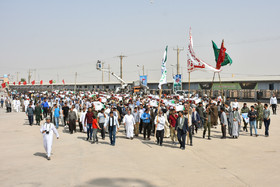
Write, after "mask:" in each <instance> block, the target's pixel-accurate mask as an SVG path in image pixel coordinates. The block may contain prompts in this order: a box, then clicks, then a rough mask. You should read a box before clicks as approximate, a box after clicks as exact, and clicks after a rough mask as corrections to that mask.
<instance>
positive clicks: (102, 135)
mask: <svg viewBox="0 0 280 187" xmlns="http://www.w3.org/2000/svg"><path fill="white" fill-rule="evenodd" d="M99 127H100V128H101V130H100V133H101V137H102V139H103V140H104V139H105V129H104V123H99Z"/></svg>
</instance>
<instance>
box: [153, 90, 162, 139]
mask: <svg viewBox="0 0 280 187" xmlns="http://www.w3.org/2000/svg"><path fill="white" fill-rule="evenodd" d="M161 93H162V88H161V87H160V89H159V101H158V110H157V121H158V115H159V109H160V100H161ZM156 133H157V123H156V126H155V133H154V137H155V140H156Z"/></svg>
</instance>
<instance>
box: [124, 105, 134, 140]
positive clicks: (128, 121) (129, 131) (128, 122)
mask: <svg viewBox="0 0 280 187" xmlns="http://www.w3.org/2000/svg"><path fill="white" fill-rule="evenodd" d="M123 123H124V127H125V129H126V138H128V139H129V138H130V139H131V140H133V130H134V125H135V120H134V117H133V115H132V114H131V110H130V109H128V111H127V114H126V115H125V116H124V118H123Z"/></svg>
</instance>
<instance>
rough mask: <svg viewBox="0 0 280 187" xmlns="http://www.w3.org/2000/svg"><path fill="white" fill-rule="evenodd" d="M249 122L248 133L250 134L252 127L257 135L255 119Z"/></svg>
mask: <svg viewBox="0 0 280 187" xmlns="http://www.w3.org/2000/svg"><path fill="white" fill-rule="evenodd" d="M249 123H250V134H251V135H252V128H253V127H254V129H255V134H256V135H257V134H258V132H257V124H256V120H254V121H250V122H249Z"/></svg>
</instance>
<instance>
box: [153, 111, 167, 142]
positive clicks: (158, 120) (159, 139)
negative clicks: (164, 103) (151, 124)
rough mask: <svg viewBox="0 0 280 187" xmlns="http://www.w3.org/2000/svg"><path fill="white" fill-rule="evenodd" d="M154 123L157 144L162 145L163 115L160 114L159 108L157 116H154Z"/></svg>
mask: <svg viewBox="0 0 280 187" xmlns="http://www.w3.org/2000/svg"><path fill="white" fill-rule="evenodd" d="M155 125H156V137H157V145H160V146H162V142H163V136H164V125H165V117H164V116H163V115H162V111H161V110H160V111H159V113H158V116H156V117H155Z"/></svg>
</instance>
